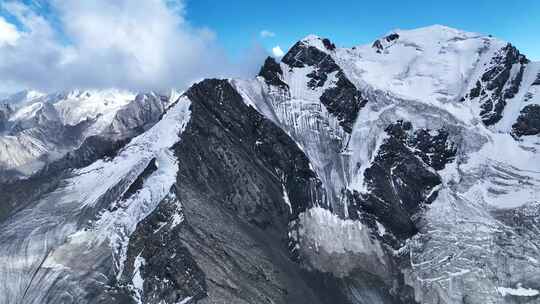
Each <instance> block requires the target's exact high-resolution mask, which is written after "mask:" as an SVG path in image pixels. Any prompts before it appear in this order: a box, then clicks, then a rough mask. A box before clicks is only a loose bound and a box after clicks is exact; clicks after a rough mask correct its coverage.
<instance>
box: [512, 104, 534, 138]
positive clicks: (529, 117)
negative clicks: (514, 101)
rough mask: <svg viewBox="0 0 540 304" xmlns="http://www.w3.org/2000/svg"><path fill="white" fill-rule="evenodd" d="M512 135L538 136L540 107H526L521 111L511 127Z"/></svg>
mask: <svg viewBox="0 0 540 304" xmlns="http://www.w3.org/2000/svg"><path fill="white" fill-rule="evenodd" d="M512 132H513V134H514V135H516V136H518V137H520V136H527V135H537V134H540V105H537V104H533V105H528V106H526V107H525V108H523V110H521V113H520V115H519V117H518V119H517V121H516V123H515V124H514V125H513V126H512Z"/></svg>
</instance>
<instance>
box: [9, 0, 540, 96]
mask: <svg viewBox="0 0 540 304" xmlns="http://www.w3.org/2000/svg"><path fill="white" fill-rule="evenodd" d="M433 24H442V25H447V26H450V27H455V28H458V29H462V30H467V31H472V32H479V33H484V34H491V35H493V36H495V37H498V38H501V39H503V40H506V41H509V42H511V43H513V44H514V45H516V46H517V47H518V48H519V49H520V50H521V51H522V53H524V54H526V55H527V56H528V57H529V58H531V59H533V60H540V41H539V40H540V39H539V37H540V0H519V1H508V0H505V1H500V0H495V1H486V0H469V1H464V0H454V1H427V0H418V1H387V0H382V1H359V0H349V1H345V0H332V1H313V0H294V1H292V0H291V1H280V2H275V1H274V2H270V1H264V2H263V1H253V0H250V1H247V0H234V1H218V0H114V1H112V0H0V59H1V60H0V93H2V92H13V91H17V90H20V89H26V88H32V89H39V90H43V91H53V90H55V91H56V90H63V89H71V88H105V87H117V88H126V89H133V90H154V89H167V88H185V87H186V86H188V85H190V84H191V83H193V82H194V81H197V80H200V79H202V78H206V77H252V76H253V75H254V74H255V73H256V72H257V71H258V69H259V68H260V64H261V62H262V61H263V60H264V58H265V57H266V56H268V55H269V54H270V53H272V49H273V48H275V47H277V46H279V47H280V48H281V49H282V50H283V51H285V52H286V51H287V49H288V48H289V47H290V46H291V45H292V44H293V43H295V42H296V41H298V40H299V39H301V38H303V37H305V36H306V35H308V34H317V35H319V36H323V37H327V38H330V39H331V40H332V41H333V42H335V43H336V44H337V45H339V46H353V45H358V44H365V43H372V42H373V41H374V40H375V39H377V38H379V37H381V36H382V35H385V34H386V33H388V32H389V31H392V30H394V29H397V28H401V29H412V28H418V27H423V26H428V25H433ZM262 31H266V32H267V34H266V35H265V37H262V35H261V32H262Z"/></svg>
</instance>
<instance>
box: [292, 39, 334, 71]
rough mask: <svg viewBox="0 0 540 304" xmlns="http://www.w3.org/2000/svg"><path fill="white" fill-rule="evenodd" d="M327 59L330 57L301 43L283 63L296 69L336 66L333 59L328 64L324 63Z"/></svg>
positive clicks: (297, 44)
mask: <svg viewBox="0 0 540 304" xmlns="http://www.w3.org/2000/svg"><path fill="white" fill-rule="evenodd" d="M327 57H330V55H328V54H326V53H325V52H323V51H321V50H319V49H317V48H316V47H314V46H311V45H307V44H306V43H304V42H302V41H299V42H297V43H296V44H295V45H294V46H293V47H292V48H291V49H290V50H289V52H288V53H287V54H286V55H285V56H284V57H283V59H281V61H282V62H283V63H285V64H287V65H288V66H290V67H295V68H303V67H306V66H319V65H327V64H332V63H333V64H334V65H335V63H334V62H333V59H330V60H329V61H328V62H326V63H324V62H323V61H324V60H325V59H327ZM336 67H337V66H336Z"/></svg>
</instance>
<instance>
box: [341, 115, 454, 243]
mask: <svg viewBox="0 0 540 304" xmlns="http://www.w3.org/2000/svg"><path fill="white" fill-rule="evenodd" d="M386 133H387V134H388V136H389V137H388V138H387V139H386V140H385V141H384V142H383V144H382V146H381V147H380V149H379V152H378V153H377V156H376V157H375V159H374V161H373V163H372V165H371V167H369V168H368V169H367V170H366V171H365V174H364V175H365V179H366V184H367V189H368V191H367V193H366V194H359V193H356V192H353V193H349V200H351V203H352V204H351V207H350V210H349V214H350V215H351V217H352V218H356V219H362V220H364V221H366V222H367V223H368V224H369V225H370V226H371V227H373V228H374V230H375V231H376V230H377V225H376V223H375V221H378V222H379V223H380V224H382V225H383V226H384V227H386V229H388V231H389V232H391V234H388V237H389V238H388V239H389V240H391V239H392V237H395V239H393V240H392V241H395V240H401V241H402V240H405V239H407V238H410V237H411V236H413V235H414V234H415V233H416V231H417V228H416V225H415V220H414V218H415V214H416V213H417V212H418V211H419V210H420V209H421V208H422V207H423V206H424V205H425V204H430V203H431V202H432V201H433V200H434V199H435V198H436V197H437V186H438V185H440V184H441V178H440V176H439V175H438V174H437V173H436V171H435V170H441V169H444V166H445V165H446V164H447V163H449V162H451V161H452V160H453V158H454V157H455V155H456V148H455V147H454V145H453V144H452V143H450V142H449V140H448V133H446V132H445V131H444V130H440V131H435V132H430V131H429V130H425V129H419V130H416V131H413V129H412V124H411V123H410V122H404V121H398V122H396V123H394V124H391V125H390V126H388V127H387V128H386ZM391 244H392V245H393V246H399V244H400V243H399V242H398V243H394V242H391Z"/></svg>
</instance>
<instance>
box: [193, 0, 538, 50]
mask: <svg viewBox="0 0 540 304" xmlns="http://www.w3.org/2000/svg"><path fill="white" fill-rule="evenodd" d="M186 9H187V19H188V20H189V21H190V22H191V23H193V24H194V25H196V26H207V27H209V28H211V29H212V30H214V31H215V32H216V33H217V35H218V39H219V41H220V43H221V44H222V45H223V46H224V47H225V48H226V49H227V50H228V51H229V52H231V53H232V54H240V53H241V50H242V49H245V48H247V47H249V46H250V44H251V43H253V41H254V40H257V41H261V43H263V44H264V45H265V47H266V48H267V49H269V48H271V47H272V46H274V45H281V47H282V48H283V49H286V48H287V47H289V46H290V45H291V44H292V43H294V42H295V41H297V40H299V39H300V38H302V37H304V36H306V35H307V34H312V33H313V34H318V35H320V36H326V37H329V38H331V39H332V40H333V41H334V42H336V43H337V44H338V45H341V46H352V45H356V44H363V43H369V42H371V41H373V40H375V39H376V38H378V37H379V36H381V35H383V34H385V33H387V32H388V31H390V30H392V29H396V28H402V29H408V28H416V27H422V26H427V25H432V24H442V25H447V26H450V27H455V28H459V29H463V30H467V31H473V32H480V33H484V34H492V35H494V36H496V37H498V38H501V39H504V40H507V41H509V42H512V43H513V44H515V45H516V46H517V47H518V48H519V49H520V50H521V51H522V52H523V53H525V54H527V55H528V56H529V57H531V58H533V59H536V60H540V1H538V0H519V1H508V0H505V1H500V0H492V1H486V0H468V1H465V0H453V1H433V0H431V1H427V0H419V1H406V0H405V1H385V0H379V1H360V0H348V1H347V0H332V1H312V0H294V1H279V2H272V1H245V0H237V1H215V0H188V1H187V4H186ZM261 30H268V31H271V32H274V33H275V34H276V36H275V37H273V38H268V39H259V37H258V34H259V32H260V31H261Z"/></svg>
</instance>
